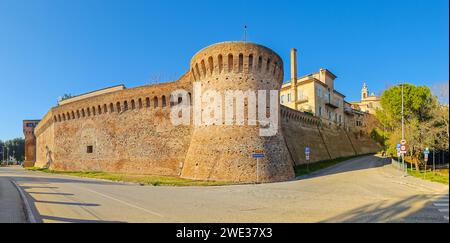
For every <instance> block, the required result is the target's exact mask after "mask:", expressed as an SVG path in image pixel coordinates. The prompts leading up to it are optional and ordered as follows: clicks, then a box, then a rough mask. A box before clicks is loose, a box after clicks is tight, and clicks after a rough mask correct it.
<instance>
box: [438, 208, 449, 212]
mask: <svg viewBox="0 0 450 243" xmlns="http://www.w3.org/2000/svg"><path fill="white" fill-rule="evenodd" d="M438 210H439V212H441V213H448V208H444V209H438Z"/></svg>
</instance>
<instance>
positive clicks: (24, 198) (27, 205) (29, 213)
mask: <svg viewBox="0 0 450 243" xmlns="http://www.w3.org/2000/svg"><path fill="white" fill-rule="evenodd" d="M11 183H12V184H13V185H14V186H15V187H16V189H17V191H19V194H20V197H21V198H22V201H23V204H24V207H25V211H26V215H27V219H28V222H30V223H36V218H35V217H34V214H33V211H32V210H31V206H30V203H29V202H28V199H27V196H26V195H25V192H24V191H23V190H22V188H21V187H20V186H19V185H18V184H17V183H16V182H15V181H13V180H11Z"/></svg>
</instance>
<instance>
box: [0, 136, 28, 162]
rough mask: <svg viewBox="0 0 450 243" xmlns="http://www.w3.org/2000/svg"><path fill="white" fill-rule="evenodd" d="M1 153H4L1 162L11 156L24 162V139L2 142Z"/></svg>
mask: <svg viewBox="0 0 450 243" xmlns="http://www.w3.org/2000/svg"><path fill="white" fill-rule="evenodd" d="M3 147H5V149H3ZM0 151H1V153H2V155H1V156H0V160H2V159H3V158H6V156H7V155H9V156H14V158H15V159H16V160H19V161H23V160H24V157H25V141H24V139H23V138H15V139H12V140H7V141H5V142H2V141H0ZM3 153H4V154H3Z"/></svg>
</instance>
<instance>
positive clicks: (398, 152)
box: [396, 143, 402, 163]
mask: <svg viewBox="0 0 450 243" xmlns="http://www.w3.org/2000/svg"><path fill="white" fill-rule="evenodd" d="M401 146H402V145H400V144H399V143H398V144H397V146H396V148H397V162H398V163H400V156H401V155H402V154H401V152H400V148H401Z"/></svg>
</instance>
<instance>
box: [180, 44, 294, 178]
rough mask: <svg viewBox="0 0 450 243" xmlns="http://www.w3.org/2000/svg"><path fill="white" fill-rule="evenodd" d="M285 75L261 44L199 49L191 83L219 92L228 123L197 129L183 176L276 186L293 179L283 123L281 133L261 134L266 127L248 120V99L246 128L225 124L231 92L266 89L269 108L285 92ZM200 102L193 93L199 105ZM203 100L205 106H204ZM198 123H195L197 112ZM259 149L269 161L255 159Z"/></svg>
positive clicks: (191, 73) (223, 121)
mask: <svg viewBox="0 0 450 243" xmlns="http://www.w3.org/2000/svg"><path fill="white" fill-rule="evenodd" d="M283 76H284V75H283V61H282V60H281V58H280V57H279V56H278V55H277V54H276V53H275V52H273V51H272V50H270V49H269V48H266V47H264V46H261V45H257V44H253V43H248V42H224V43H218V44H215V45H212V46H209V47H207V48H204V49H203V50H201V51H199V52H198V53H197V54H196V55H195V56H194V57H193V58H192V60H191V67H190V79H191V81H192V82H193V83H194V82H196V83H197V84H200V86H199V87H201V91H202V93H203V92H205V91H207V90H214V91H216V92H217V93H218V94H220V95H221V97H223V99H222V101H221V102H222V105H221V106H219V107H220V109H221V112H222V118H223V119H222V121H221V122H220V123H215V124H213V125H205V124H196V125H195V126H194V131H193V135H192V138H191V144H190V147H189V150H188V152H187V155H186V159H185V161H184V166H183V170H182V173H181V177H183V178H190V179H197V180H218V181H233V182H256V181H257V180H258V181H259V182H274V181H285V180H289V179H292V178H294V171H293V167H292V164H293V163H292V159H291V157H290V155H289V152H288V150H287V147H286V143H285V141H284V138H283V135H282V134H281V129H280V123H281V121H280V119H278V124H277V127H278V131H277V133H276V135H274V136H270V137H263V136H260V128H261V125H260V124H259V122H256V124H252V121H251V120H249V117H248V110H249V102H248V99H244V100H245V102H244V104H245V105H244V114H245V115H244V122H243V124H239V125H237V124H235V123H233V125H227V123H226V121H225V110H226V108H225V106H226V105H225V104H224V102H225V93H226V92H229V91H243V92H247V91H251V92H255V94H256V96H257V94H258V90H266V92H267V99H266V100H267V106H269V104H270V103H269V94H270V91H271V90H278V91H279V90H280V88H281V85H282V81H283ZM194 93H195V91H194ZM195 102H196V101H195V94H194V106H195V105H196V104H195ZM204 102H205V101H204V100H203V101H202V102H201V103H202V107H203V106H204V105H205V104H204ZM276 103H277V106H278V114H274V115H276V116H278V118H279V116H280V114H279V112H280V109H279V100H278V98H277V102H276ZM236 105H237V101H236ZM267 109H268V107H267ZM256 111H258V108H256ZM271 115H272V114H271ZM193 119H194V120H195V119H196V117H195V112H194V118H193ZM253 122H254V121H253ZM194 123H195V122H194ZM249 124H251V125H249ZM255 151H263V152H264V154H265V157H264V158H259V159H258V161H257V159H255V158H253V157H252V154H253V153H254V152H255ZM257 165H258V166H257Z"/></svg>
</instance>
